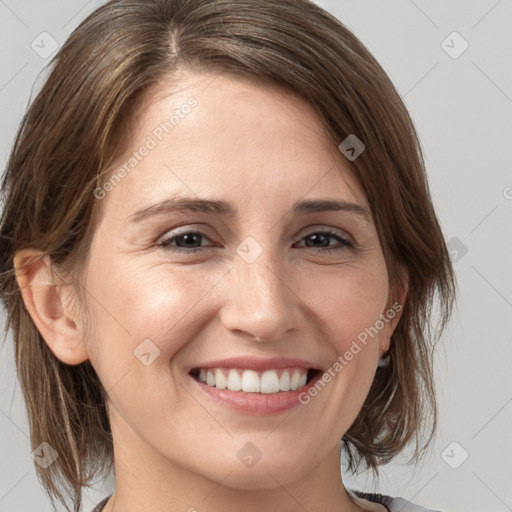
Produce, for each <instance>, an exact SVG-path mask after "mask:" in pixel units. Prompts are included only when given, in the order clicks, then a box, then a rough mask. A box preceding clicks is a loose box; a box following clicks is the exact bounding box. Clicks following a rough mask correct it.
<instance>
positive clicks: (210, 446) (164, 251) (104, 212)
mask: <svg viewBox="0 0 512 512" xmlns="http://www.w3.org/2000/svg"><path fill="white" fill-rule="evenodd" d="M192 96H193V97H194V98H195V99H196V100H197V101H198V104H197V106H196V107H195V108H193V109H192V110H191V112H190V114H188V115H187V116H186V117H185V118H184V119H181V120H180V122H179V124H178V125H176V126H175V127H174V129H173V130H172V132H171V133H169V134H166V135H165V137H163V139H162V141H161V142H160V143H159V144H158V145H157V146H156V147H155V148H154V149H152V150H151V151H150V152H149V154H148V155H147V156H146V157H145V158H144V159H143V160H142V161H140V162H139V163H138V164H137V166H136V167H135V168H134V169H133V170H132V171H131V172H130V173H129V174H128V175H127V176H126V177H124V178H123V179H122V181H121V182H120V183H119V184H118V185H117V186H116V187H115V188H114V189H113V190H111V191H110V192H108V194H106V197H105V198H104V199H102V200H101V214H100V216H99V218H98V223H97V226H96V230H95V233H94V238H93V243H92V247H91V251H90V253H89V256H88V259H87V265H86V268H85V269H84V281H83V283H82V284H83V286H84V288H85V289H86V290H87V297H88V302H87V308H88V315H89V316H88V318H87V320H88V323H89V324H90V325H91V326H92V331H87V330H86V324H85V319H84V318H81V317H80V315H79V314H78V313H77V311H79V309H78V308H77V301H78V299H77V296H76V294H75V293H74V289H73V287H72V286H69V285H68V286H61V287H58V286H57V287H56V286H52V285H51V283H52V282H55V281H52V279H56V278H55V276H53V277H52V275H50V273H49V270H48V269H49V264H50V261H49V260H48V259H47V258H45V259H42V260H40V261H38V262H35V263H33V264H32V265H31V266H30V267H29V270H28V271H26V272H22V271H21V270H20V267H21V266H22V265H23V264H26V263H27V262H29V261H31V260H32V259H33V258H34V257H35V256H37V255H38V253H37V251H35V250H31V249H26V250H23V251H20V252H19V253H18V254H17V255H16V258H15V268H16V269H17V276H18V281H19V283H20V287H21V288H22V294H23V299H24V301H25V304H26V306H27V309H28V310H29V312H30V314H31V316H32V318H33V319H34V322H35V323H36V325H37V327H38V329H39V331H40V332H41V334H42V336H43V337H44V339H45V341H46V343H47V344H48V346H49V348H50V349H51V350H52V352H53V353H54V354H55V355H56V357H58V358H59V359H60V360H62V361H63V362H65V363H67V364H79V363H80V362H83V361H85V360H86V359H89V360H90V361H91V364H92V365H93V367H94V368H95V370H96V371H97V373H98V375H99V377H100V379H101V381H102V383H103V385H104V387H105V389H106V390H107V392H108V396H109V400H108V403H107V407H108V414H109V417H110V422H111V426H112V432H113V439H114V450H115V471H116V490H115V494H114V496H113V497H112V498H111V499H110V500H109V502H108V504H107V506H106V508H105V512H121V511H122V512H131V511H139V510H158V511H187V510H193V509H196V510H198V511H203V510H204V511H208V512H220V511H223V512H226V511H235V510H237V511H238V510H244V511H246V512H252V511H254V512H256V511H261V510H269V511H273V510H275V511H277V510H279V511H280V512H287V511H290V512H291V511H294V512H295V511H296V510H297V509H298V508H301V507H302V508H303V509H305V510H308V511H318V512H320V511H322V512H325V511H332V512H334V511H349V512H352V511H356V510H362V509H361V508H360V507H359V506H358V505H357V504H356V503H355V502H354V501H352V500H351V499H350V498H349V496H348V495H347V493H346V490H345V488H344V486H343V482H342V478H341V476H340V466H339V456H340V445H339V440H340V439H341V438H342V436H343V434H344V433H345V432H346V431H347V430H348V428H349V427H350V425H351V424H352V423H353V421H354V419H355V418H356V416H357V414H358V413H359V411H360V409H361V406H362V404H363V402H364V400H365V397H366V396H367V394H368V391H369V389H370V385H371V383H372V380H373V377H374V375H375V371H376V367H377V362H378V358H379V356H380V355H382V354H383V353H384V352H386V351H387V350H388V348H389V343H390V336H391V334H392V332H393V330H394V328H395V327H396V323H397V321H398V319H399V316H400V315H399V314H397V315H396V316H395V318H394V319H393V321H391V322H389V323H387V324H386V326H385V328H384V329H382V330H381V331H380V332H379V334H378V335H377V336H375V337H374V338H372V339H371V341H370V342H369V343H368V344H367V345H366V346H362V350H361V351H360V352H359V353H358V354H357V355H355V356H354V358H353V359H352V361H350V363H349V364H347V365H346V366H345V367H344V368H343V370H342V371H341V372H339V373H337V375H336V378H335V379H333V380H331V382H330V383H329V384H328V385H327V386H326V387H325V388H324V389H323V390H322V391H321V392H320V393H318V395H317V396H316V397H314V398H313V399H312V400H311V401H310V402H309V403H308V404H307V405H301V406H298V407H295V408H294V409H293V410H292V411H286V412H284V413H279V414H275V415H263V416H249V415H244V414H241V413H239V412H236V411H233V410H230V409H226V408H223V407H222V406H220V405H218V404H217V403H215V402H213V401H212V400H211V399H209V398H208V397H206V396H204V395H203V394H202V393H201V392H200V391H199V390H198V389H197V386H196V385H194V384H195V383H193V382H191V380H190V377H189V376H188V374H187V372H186V371H185V370H184V369H185V368H186V367H188V368H189V367H191V366H195V365H197V364H198V363H200V362H206V361H209V360H213V359H221V358H226V357H232V356H240V355H244V356H254V357H265V358H269V357H277V356H288V357H300V358H303V359H306V360H309V361H312V362H314V363H315V364H316V365H319V366H321V367H322V368H324V369H327V368H328V367H330V366H331V365H332V364H333V362H334V361H335V360H336V358H337V356H338V355H341V354H344V353H345V352H346V351H347V350H348V349H349V347H350V346H351V344H352V342H353V340H355V339H356V338H357V335H358V334H359V333H361V332H362V331H364V329H365V328H367V327H369V326H373V325H374V324H375V322H376V320H378V319H379V317H380V315H381V314H384V313H385V312H386V311H387V310H389V309H390V307H391V305H392V304H393V303H394V302H395V300H396V298H393V297H390V296H389V282H388V274H387V270H386V265H385V261H384V257H383V253H382V249H381V246H380V243H379V239H378V236H377V232H376V230H375V225H374V222H373V220H372V219H371V218H370V220H369V221H368V222H367V221H366V220H365V219H364V218H363V217H362V216H360V215H357V214H356V213H353V212H351V211H328V212H317V213H307V214H301V215H295V214H292V213H291V206H292V204H293V203H294V202H295V201H298V200H302V199H313V198H321V199H326V198H334V199H337V200H344V201H348V202H350V203H355V204H359V205H362V206H364V207H366V208H367V209H368V210H370V208H369V205H368V203H367V200H366V197H365V194H364V192H363V189H362V188H361V186H360V184H359V183H358V182H357V180H356V179H355V177H354V175H353V174H352V172H351V170H350V167H349V164H348V162H347V161H346V160H345V158H344V157H343V156H342V155H341V153H340V152H339V151H338V150H337V148H336V146H335V145H333V144H332V143H331V142H329V141H328V139H327V138H326V136H325V133H324V130H323V127H322V124H321V122H320V119H319V118H318V116H317V114H316V113H315V111H314V110H313V109H312V107H311V106H310V105H309V104H308V103H306V102H305V101H304V100H303V99H301V98H299V97H297V96H295V95H293V94H291V93H290V92H286V91H283V90H281V89H279V88H277V87H275V86H272V85H270V84H268V83H263V82H256V81H254V80H252V81H247V80H244V79H241V78H237V77H234V76H230V75H227V74H226V75H220V76H217V75H213V74H209V73H203V74H198V73H192V72H185V73H184V74H183V75H182V76H181V79H180V87H179V90H178V91H177V92H176V91H175V90H174V92H173V91H171V90H170V89H168V88H165V87H163V86H162V87H161V88H159V89H158V90H155V91H153V92H152V94H151V95H149V96H148V97H147V99H146V100H145V101H144V103H143V104H142V108H141V109H140V110H139V112H138V114H137V115H136V116H135V117H134V119H133V123H132V124H131V126H130V134H129V137H127V139H126V147H125V148H123V154H122V155H119V158H118V159H117V160H116V165H118V166H121V165H122V164H123V163H124V162H126V160H127V159H128V158H129V156H130V155H131V153H132V152H133V151H135V150H137V149H138V148H140V147H141V146H142V145H144V143H145V141H146V140H147V137H148V135H149V134H151V133H152V131H153V130H154V128H155V127H157V126H158V125H159V123H161V122H163V121H165V120H168V119H169V116H170V114H169V113H171V112H172V111H174V109H175V108H179V107H180V106H181V105H183V104H184V103H185V102H186V101H187V100H188V99H189V98H190V97H192ZM340 175H341V176H340ZM176 194H178V195H189V196H197V197H201V198H209V199H223V200H226V201H229V202H231V203H233V205H234V206H235V207H236V208H238V210H239V214H238V215H237V216H236V217H234V218H229V217H223V216H221V215H209V214H206V213H199V212H179V213H178V212H167V213H161V214H158V215H156V216H152V217H149V218H146V219H145V220H143V221H141V222H140V223H135V222H131V221H130V216H131V215H133V214H134V212H136V211H137V210H139V209H141V208H144V207H147V206H149V205H150V204H153V203H155V202H158V201H161V200H164V199H168V198H170V197H172V196H174V195H176ZM326 229H330V230H332V231H334V232H335V233H336V234H337V235H341V236H344V237H348V238H349V240H352V241H353V242H356V243H357V248H356V249H354V248H353V247H349V246H344V245H341V244H340V243H339V240H338V239H337V238H336V237H330V238H327V242H325V245H329V246H330V247H331V248H335V247H337V248H338V250H334V251H332V252H331V253H322V252H321V248H322V247H324V243H322V242H318V239H317V241H316V242H315V239H314V237H313V238H312V237H311V235H312V234H314V233H319V232H323V231H325V230H326ZM191 230H192V231H193V230H200V231H201V232H202V233H204V236H203V237H199V238H198V241H197V243H196V245H193V247H198V246H200V245H201V249H200V251H198V252H196V253H190V252H189V253H186V252H183V253H173V252H171V250H170V249H169V248H165V247H163V246H161V245H159V244H160V243H161V242H162V240H163V239H165V238H167V239H168V238H170V237H172V236H176V235H177V234H178V232H179V234H183V233H185V232H189V231H191ZM247 237H253V238H254V239H255V240H256V242H257V244H258V246H259V247H260V248H261V249H262V253H261V255H260V256H259V257H258V258H257V259H255V261H253V262H251V263H248V262H247V261H246V260H245V259H244V258H242V257H240V256H239V254H238V253H237V250H236V249H237V247H239V246H240V245H241V244H242V242H243V241H244V240H245V239H246V238H247ZM308 240H309V242H310V243H309V245H310V246H309V247H308V246H307V245H306V243H307V241H308ZM173 243H174V247H175V248H176V244H179V243H181V247H182V248H183V251H187V250H190V249H187V245H186V243H184V242H183V240H181V242H180V240H179V239H174V242H173ZM188 243H189V244H190V242H188ZM212 245H213V246H214V247H212ZM251 250H254V249H251ZM57 282H58V281H57ZM398 299H399V302H400V303H403V299H404V297H400V298H398ZM400 299H401V300H400ZM86 331H87V332H86ZM148 338H149V339H150V340H151V341H152V343H154V344H155V345H156V346H158V348H159V350H160V355H159V357H157V358H156V359H155V360H154V361H153V362H152V363H151V364H150V365H149V366H145V365H144V364H142V363H141V361H140V360H139V359H138V358H137V357H135V356H134V350H135V349H136V348H137V347H138V346H139V345H140V343H141V342H142V341H143V340H144V339H148ZM257 338H259V339H260V340H263V341H257ZM249 442H250V443H253V444H254V445H255V446H256V447H257V448H258V450H259V452H261V459H260V460H259V461H258V462H257V463H256V464H255V465H254V466H252V467H250V468H248V467H246V466H245V465H244V464H242V463H241V461H240V460H239V458H238V457H237V453H238V452H239V450H240V449H241V448H242V447H243V446H244V445H245V444H246V443H249ZM299 505H300V506H299Z"/></svg>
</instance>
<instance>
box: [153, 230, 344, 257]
mask: <svg viewBox="0 0 512 512" xmlns="http://www.w3.org/2000/svg"><path fill="white" fill-rule="evenodd" d="M318 234H322V235H328V236H331V237H334V238H337V239H338V241H339V242H340V243H341V246H339V247H334V248H332V247H320V248H319V249H318V251H319V252H321V253H324V254H327V253H332V252H336V251H340V250H343V249H346V248H347V247H348V248H354V244H353V243H352V242H351V241H350V240H349V239H348V238H345V237H343V236H341V235H339V234H338V233H336V232H334V231H330V230H328V229H327V230H323V231H313V232H311V233H309V234H308V235H306V236H304V237H303V238H301V240H300V241H302V240H304V239H306V238H308V237H310V236H312V235H318ZM184 235H199V236H204V237H205V238H208V237H207V236H206V235H205V233H203V232H201V231H184V232H183V233H179V234H178V235H174V236H172V237H170V238H167V239H165V240H162V242H161V243H160V244H158V245H159V246H160V247H163V248H164V249H165V250H168V251H171V252H175V253H195V252H197V251H200V250H202V249H204V247H193V248H190V249H184V248H182V247H177V246H173V245H171V242H172V241H173V240H175V239H176V238H178V237H181V236H184ZM207 248H210V249H211V248H212V247H207ZM306 248H307V249H315V248H314V247H306Z"/></svg>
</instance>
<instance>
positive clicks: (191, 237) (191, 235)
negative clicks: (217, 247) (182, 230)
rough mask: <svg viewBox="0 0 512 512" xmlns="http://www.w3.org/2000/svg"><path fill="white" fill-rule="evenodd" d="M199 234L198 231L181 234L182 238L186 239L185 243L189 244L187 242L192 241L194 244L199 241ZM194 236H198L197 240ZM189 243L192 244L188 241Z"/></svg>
mask: <svg viewBox="0 0 512 512" xmlns="http://www.w3.org/2000/svg"><path fill="white" fill-rule="evenodd" d="M198 236H199V235H197V233H186V234H184V235H181V238H182V239H183V240H184V241H185V244H187V242H191V243H192V244H193V243H194V241H195V242H197V238H196V237H198ZM194 238H196V240H194ZM188 245H190V243H188Z"/></svg>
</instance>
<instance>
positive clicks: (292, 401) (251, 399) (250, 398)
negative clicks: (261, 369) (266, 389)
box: [189, 372, 322, 416]
mask: <svg viewBox="0 0 512 512" xmlns="http://www.w3.org/2000/svg"><path fill="white" fill-rule="evenodd" d="M321 376H322V375H321V373H320V372H319V373H318V374H317V375H315V376H314V377H313V378H312V379H311V381H310V382H308V383H307V384H306V385H305V386H303V387H302V388H300V389H297V390H295V391H280V392H279V393H245V392H243V391H230V390H229V389H217V388H215V387H213V386H208V384H204V383H202V382H199V381H198V380H196V379H194V377H192V376H191V375H189V377H190V378H191V379H192V380H193V381H194V383H195V384H196V385H197V386H198V387H199V389H200V390H201V391H202V392H203V393H204V394H205V395H207V396H208V397H209V398H211V399H213V400H214V401H215V402H217V403H218V404H219V405H221V406H222V407H226V408H228V409H233V410H235V411H238V412H240V413H242V414H252V415H256V416H267V415H270V414H279V413H280V412H284V411H287V410H289V409H293V408H294V407H297V406H298V405H302V404H301V402H299V396H300V395H302V394H303V393H307V392H308V389H309V388H310V387H313V386H314V385H315V383H316V381H317V380H319V379H320V378H321Z"/></svg>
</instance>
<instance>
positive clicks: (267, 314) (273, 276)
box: [223, 233, 296, 341]
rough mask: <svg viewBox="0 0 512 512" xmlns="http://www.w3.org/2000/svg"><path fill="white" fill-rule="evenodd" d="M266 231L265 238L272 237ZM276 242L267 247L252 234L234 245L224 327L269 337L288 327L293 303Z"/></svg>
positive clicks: (261, 337) (292, 295)
mask: <svg viewBox="0 0 512 512" xmlns="http://www.w3.org/2000/svg"><path fill="white" fill-rule="evenodd" d="M267 235H268V236H267V237H266V239H267V240H268V239H270V238H271V237H272V236H271V234H269V233H267ZM277 245H278V244H276V243H273V244H272V249H269V248H267V247H264V246H263V244H261V243H260V242H258V241H257V240H256V239H255V238H254V237H247V238H246V239H245V240H244V241H243V242H242V243H241V244H240V245H239V246H238V247H237V248H236V252H237V256H236V258H235V262H234V266H233V269H232V271H231V272H230V273H231V279H232V281H231V285H230V286H232V287H233V289H232V292H233V293H230V294H229V296H230V299H229V303H228V304H225V308H224V317H223V323H224V326H225V327H226V328H228V329H231V330H236V331H244V332H245V334H246V335H247V336H249V335H250V337H255V338H259V339H261V340H269V341H270V340H272V339H277V338H279V337H282V336H283V335H284V334H285V333H286V332H287V331H288V330H289V329H290V328H292V326H293V310H294V307H295V306H296V305H295V303H294V294H293V293H291V292H290V290H289V288H288V286H287V284H286V282H285V274H286V272H285V271H284V265H283V262H284V260H282V259H280V255H279V254H278V252H277V250H275V247H277Z"/></svg>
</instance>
